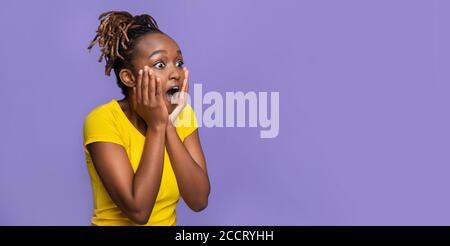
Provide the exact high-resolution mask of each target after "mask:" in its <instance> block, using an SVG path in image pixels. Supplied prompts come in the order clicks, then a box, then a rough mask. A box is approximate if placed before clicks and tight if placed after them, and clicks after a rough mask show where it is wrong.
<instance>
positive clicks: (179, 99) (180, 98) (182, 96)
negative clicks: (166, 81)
mask: <svg viewBox="0 0 450 246" xmlns="http://www.w3.org/2000/svg"><path fill="white" fill-rule="evenodd" d="M183 71H184V80H183V84H182V86H181V91H180V92H177V93H175V95H174V98H175V100H173V101H172V104H177V106H176V107H175V109H174V110H173V111H172V113H171V114H170V115H169V120H170V123H171V124H172V125H174V126H175V125H176V124H175V121H176V120H177V118H178V115H179V114H180V113H181V111H182V110H183V108H184V107H185V106H186V103H187V98H188V89H189V84H188V80H189V71H188V70H187V68H186V67H184V68H183Z"/></svg>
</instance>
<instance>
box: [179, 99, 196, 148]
mask: <svg viewBox="0 0 450 246" xmlns="http://www.w3.org/2000/svg"><path fill="white" fill-rule="evenodd" d="M175 126H176V127H177V131H178V133H179V136H180V137H181V140H182V141H184V139H185V138H186V137H188V136H189V135H191V134H192V133H193V132H194V131H195V130H196V129H197V128H198V122H197V118H196V117H195V112H194V110H193V109H192V107H191V105H189V104H186V106H185V107H184V109H183V110H182V111H181V113H180V114H179V115H178V118H177V121H176V122H175Z"/></svg>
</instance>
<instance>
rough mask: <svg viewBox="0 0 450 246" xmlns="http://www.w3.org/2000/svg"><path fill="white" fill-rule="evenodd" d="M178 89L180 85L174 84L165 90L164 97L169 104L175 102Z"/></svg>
mask: <svg viewBox="0 0 450 246" xmlns="http://www.w3.org/2000/svg"><path fill="white" fill-rule="evenodd" d="M179 91H180V87H179V86H178V85H174V86H172V87H171V88H169V89H168V90H167V91H166V98H167V100H168V101H169V102H170V103H171V104H176V103H177V98H176V97H177V92H179Z"/></svg>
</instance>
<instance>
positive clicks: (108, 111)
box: [84, 100, 117, 124]
mask: <svg viewBox="0 0 450 246" xmlns="http://www.w3.org/2000/svg"><path fill="white" fill-rule="evenodd" d="M115 103H117V102H116V101H114V100H111V101H109V102H107V103H104V104H101V105H98V106H95V107H94V108H93V109H92V110H91V111H90V112H89V113H88V114H87V115H86V118H85V120H84V122H85V124H87V123H90V122H98V121H112V120H114V119H116V118H117V117H116V114H117V112H116V111H117V109H116V105H115Z"/></svg>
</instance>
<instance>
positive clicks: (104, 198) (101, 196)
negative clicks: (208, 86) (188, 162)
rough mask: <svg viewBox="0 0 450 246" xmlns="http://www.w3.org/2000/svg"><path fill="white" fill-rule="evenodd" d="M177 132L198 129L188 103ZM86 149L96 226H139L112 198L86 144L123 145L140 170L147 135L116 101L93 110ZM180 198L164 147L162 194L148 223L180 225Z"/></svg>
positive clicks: (86, 126)
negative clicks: (177, 213)
mask: <svg viewBox="0 0 450 246" xmlns="http://www.w3.org/2000/svg"><path fill="white" fill-rule="evenodd" d="M178 122H179V123H180V122H182V123H181V124H179V125H177V128H176V130H177V133H178V136H179V137H180V139H181V141H184V139H185V138H186V137H187V136H188V135H189V134H191V133H192V132H193V131H194V130H195V129H196V128H197V121H196V119H195V115H194V112H193V110H192V108H191V106H190V105H189V104H188V105H186V107H185V108H184V109H183V110H182V111H181V113H180V115H179V116H178ZM83 128H84V129H83V130H84V142H83V144H84V152H85V155H86V163H87V167H88V171H89V176H90V179H91V185H92V192H93V198H94V213H93V216H92V219H91V223H92V224H94V225H127V226H129V225H137V224H135V223H133V221H132V220H130V219H129V218H128V217H127V216H126V215H125V214H124V213H123V212H122V211H121V210H120V208H119V207H118V206H117V205H116V204H115V203H114V202H113V201H112V199H111V197H110V196H109V194H108V192H107V191H106V189H105V187H104V186H103V183H102V181H101V179H100V177H99V176H98V174H97V172H96V170H95V167H94V165H93V163H92V159H91V156H90V154H89V151H87V148H86V145H87V144H90V143H93V142H111V143H115V144H119V145H121V146H123V148H124V149H125V150H126V153H127V155H128V158H129V160H130V163H131V166H132V168H133V171H134V172H136V170H137V168H138V166H139V162H140V159H141V155H142V151H143V149H144V142H145V136H144V135H142V133H140V132H139V131H138V130H137V129H136V128H135V127H134V125H133V124H132V123H131V122H130V121H129V119H128V118H127V116H126V115H125V113H124V112H123V111H122V109H121V107H120V105H119V103H118V102H117V101H116V100H111V101H110V102H108V103H106V104H103V105H100V106H98V107H96V108H95V109H93V110H92V111H91V112H90V113H89V114H88V116H87V117H86V119H85V122H84V127H83ZM179 198H180V193H179V190H178V185H177V180H176V178H175V174H174V172H173V170H172V165H171V163H170V159H169V156H168V153H167V149H166V148H164V167H163V174H162V179H161V185H160V188H159V192H158V196H157V197H156V202H155V205H154V207H153V210H152V214H151V216H150V218H149V220H148V223H147V224H146V225H176V211H175V208H176V206H177V202H178V200H179Z"/></svg>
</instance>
